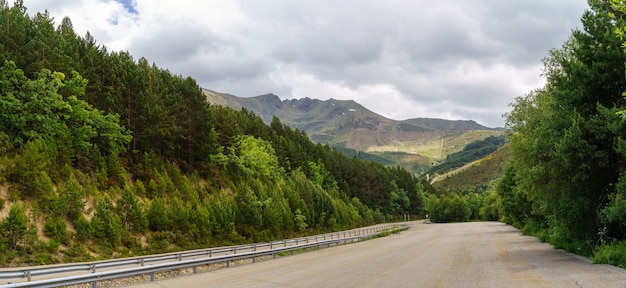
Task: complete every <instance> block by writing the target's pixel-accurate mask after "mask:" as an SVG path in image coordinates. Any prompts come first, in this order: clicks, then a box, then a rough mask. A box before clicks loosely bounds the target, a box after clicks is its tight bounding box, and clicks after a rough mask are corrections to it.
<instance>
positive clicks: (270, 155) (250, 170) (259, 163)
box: [231, 135, 284, 181]
mask: <svg viewBox="0 0 626 288" xmlns="http://www.w3.org/2000/svg"><path fill="white" fill-rule="evenodd" d="M235 154H236V155H231V156H232V157H233V159H232V160H231V161H233V162H234V163H235V165H236V166H237V167H238V169H239V170H240V171H241V172H243V173H244V174H246V175H250V176H253V177H259V178H261V179H264V180H270V181H272V180H275V179H277V178H279V177H282V175H283V173H284V171H283V170H284V169H283V168H282V167H280V166H279V165H278V158H277V157H276V152H274V148H273V147H272V145H271V144H270V143H269V142H267V141H264V140H261V139H257V138H255V137H254V136H249V135H242V136H239V137H238V138H237V150H236V152H235Z"/></svg>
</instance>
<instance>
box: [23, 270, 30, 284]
mask: <svg viewBox="0 0 626 288" xmlns="http://www.w3.org/2000/svg"><path fill="white" fill-rule="evenodd" d="M24 274H26V279H28V282H30V278H31V277H30V270H28V271H26V272H24Z"/></svg>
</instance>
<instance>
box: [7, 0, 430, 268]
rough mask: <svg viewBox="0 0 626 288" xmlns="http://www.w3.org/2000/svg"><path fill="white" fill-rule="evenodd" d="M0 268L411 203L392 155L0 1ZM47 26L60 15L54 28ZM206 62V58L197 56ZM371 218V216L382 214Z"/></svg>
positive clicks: (355, 222) (367, 213) (330, 224)
mask: <svg viewBox="0 0 626 288" xmlns="http://www.w3.org/2000/svg"><path fill="white" fill-rule="evenodd" d="M0 23H2V24H0V25H4V26H3V29H0V31H2V32H0V33H2V34H1V35H2V39H3V40H2V43H1V44H0V47H1V48H2V49H0V61H1V64H0V65H1V66H0V111H2V113H0V236H1V237H0V250H2V251H3V252H4V253H2V254H0V265H1V266H2V267H10V266H21V265H37V264H50V263H57V262H76V261H87V260H94V259H106V258H113V257H125V256H135V255H143V254H151V253H162V252H166V251H177V250H182V249H194V248H201V247H211V246H222V245H229V244H237V243H251V242H259V241H267V240H270V239H283V238H286V237H292V236H295V235H306V234H311V233H320V232H325V231H337V230H341V229H348V228H353V227H358V226H363V225H370V224H374V223H377V222H379V221H381V219H383V218H384V219H388V220H391V221H393V220H395V219H399V215H401V214H402V213H411V214H412V215H421V214H423V208H424V203H425V200H424V186H423V185H421V184H419V185H418V183H421V182H420V181H419V180H418V179H416V178H415V177H414V176H413V174H411V173H410V172H408V171H406V170H405V169H403V168H400V167H385V166H383V165H382V164H378V163H375V162H372V161H364V160H361V159H358V158H357V157H348V156H346V155H345V154H343V153H341V152H338V151H336V150H334V149H331V148H330V147H329V146H325V145H321V144H316V143H314V142H312V141H310V140H309V138H308V136H307V135H306V133H304V132H302V131H301V130H298V129H295V128H292V127H290V126H288V125H285V124H283V123H281V121H280V120H279V119H278V118H272V120H271V121H270V123H266V122H264V119H262V118H260V117H258V116H256V115H254V113H251V112H250V111H249V110H246V109H241V110H234V109H231V108H226V107H224V106H220V105H210V104H209V103H208V102H207V101H206V95H205V94H203V91H202V90H201V89H200V88H199V86H198V85H197V83H196V81H195V80H194V79H192V78H190V77H183V76H177V75H172V74H171V73H170V72H169V71H168V70H166V69H162V68H159V67H157V66H156V65H155V64H149V61H148V60H147V59H145V58H140V59H138V60H135V59H133V57H132V56H130V54H129V53H128V52H125V51H120V52H118V51H109V50H107V49H106V48H105V47H103V46H101V45H99V44H97V42H96V40H95V39H94V38H93V37H92V36H91V35H90V34H87V35H85V36H83V37H81V36H78V35H76V33H75V32H74V30H73V28H72V23H71V21H70V19H68V18H65V19H63V20H62V21H61V23H55V22H54V21H53V20H52V19H51V18H50V17H49V15H47V13H37V14H36V15H34V16H30V15H28V14H27V13H26V8H25V7H23V6H22V4H21V2H20V1H17V2H16V4H15V5H14V6H8V5H0ZM57 25H58V26H57ZM207 64H210V63H207ZM383 215H385V217H383Z"/></svg>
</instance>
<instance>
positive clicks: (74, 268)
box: [0, 225, 408, 288]
mask: <svg viewBox="0 0 626 288" xmlns="http://www.w3.org/2000/svg"><path fill="white" fill-rule="evenodd" d="M407 228H408V225H385V226H376V227H369V228H364V229H357V230H350V231H343V232H336V233H330V234H322V235H316V236H310V237H303V238H295V239H288V240H281V241H273V242H267V243H255V244H250V245H239V246H230V247H222V248H214V249H204V250H192V251H185V252H179V253H168V254H161V255H154V256H146V257H135V258H126V259H118V260H107V261H99V262H90V263H82V264H67V265H56V266H42V267H33V268H28V269H24V268H22V269H19V270H13V271H0V279H13V280H15V279H24V278H26V279H27V281H28V282H18V283H11V282H9V283H8V284H6V285H0V288H2V287H54V286H61V285H73V284H80V283H92V287H97V282H98V281H104V280H111V279H116V278H124V277H129V276H138V275H143V274H150V276H151V277H150V278H151V280H154V273H157V272H162V271H168V270H176V269H182V268H193V271H194V273H195V272H196V268H197V267H198V266H202V265H208V264H215V263H226V266H227V267H228V266H229V264H230V262H231V261H236V260H241V259H249V258H252V259H253V261H254V259H256V258H257V257H262V256H268V255H273V256H274V257H276V254H278V253H281V252H293V251H295V250H299V249H309V248H312V247H318V248H320V247H321V246H331V245H333V244H336V245H339V244H341V243H348V242H354V241H360V240H362V239H364V238H369V237H373V236H377V235H379V234H381V233H385V232H393V231H397V230H404V229H407ZM264 247H265V248H266V250H259V248H264ZM238 250H239V253H238V252H237V251H238ZM246 250H250V252H241V251H246ZM229 253H232V254H229ZM217 254H224V255H217ZM193 257H203V258H193ZM188 258H192V259H188ZM185 259H187V260H185ZM159 261H176V262H167V263H155V264H150V265H148V266H145V264H147V263H151V262H159ZM129 265H139V267H131V268H123V269H116V270H111V271H104V272H98V271H97V270H98V269H101V268H111V267H123V266H129ZM70 272H89V273H85V274H79V275H72V276H65V277H57V278H51V279H42V280H32V278H33V277H37V276H49V275H55V274H64V273H70ZM22 281H23V280H22Z"/></svg>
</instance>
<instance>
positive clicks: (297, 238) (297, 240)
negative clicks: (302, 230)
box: [296, 238, 298, 246]
mask: <svg viewBox="0 0 626 288" xmlns="http://www.w3.org/2000/svg"><path fill="white" fill-rule="evenodd" d="M297 245H298V238H296V246H297Z"/></svg>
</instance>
